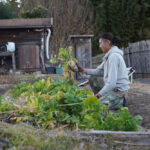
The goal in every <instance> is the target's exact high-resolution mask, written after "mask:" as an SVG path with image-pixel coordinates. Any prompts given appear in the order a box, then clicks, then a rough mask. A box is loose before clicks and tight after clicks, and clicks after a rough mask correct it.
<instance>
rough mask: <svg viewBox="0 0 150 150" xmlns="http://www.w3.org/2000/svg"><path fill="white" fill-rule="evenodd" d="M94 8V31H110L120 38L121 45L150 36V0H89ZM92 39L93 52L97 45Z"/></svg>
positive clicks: (97, 32)
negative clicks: (95, 25)
mask: <svg viewBox="0 0 150 150" xmlns="http://www.w3.org/2000/svg"><path fill="white" fill-rule="evenodd" d="M89 4H90V6H91V7H93V8H94V10H95V16H96V18H95V21H96V22H97V28H95V31H94V33H95V34H96V35H98V34H99V33H101V32H112V33H113V34H114V35H119V36H120V37H121V39H122V41H121V46H126V45H127V44H128V43H129V42H135V41H139V40H144V39H148V38H150V21H149V20H150V16H149V15H148V14H149V13H150V2H149V1H147V0H121V1H120V0H89ZM97 42H98V39H97V38H95V39H94V49H95V52H94V53H95V54H97V53H98V45H96V44H95V43H97Z"/></svg>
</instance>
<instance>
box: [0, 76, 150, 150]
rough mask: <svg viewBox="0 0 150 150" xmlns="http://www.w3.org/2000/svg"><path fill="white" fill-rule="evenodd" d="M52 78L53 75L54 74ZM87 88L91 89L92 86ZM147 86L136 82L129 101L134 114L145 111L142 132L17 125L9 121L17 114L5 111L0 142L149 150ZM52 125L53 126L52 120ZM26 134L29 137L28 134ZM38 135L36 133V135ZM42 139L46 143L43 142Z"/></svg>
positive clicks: (30, 146) (33, 146)
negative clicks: (48, 128) (49, 128)
mask: <svg viewBox="0 0 150 150" xmlns="http://www.w3.org/2000/svg"><path fill="white" fill-rule="evenodd" d="M42 78H43V77H42ZM45 78H47V77H45ZM51 78H53V76H52V77H51ZM57 78H62V77H61V76H60V77H58V76H57V77H56V76H54V79H57ZM21 79H22V78H21ZM36 80H37V78H36ZM16 81H17V80H16ZM21 81H24V79H22V80H21ZM25 81H26V80H25ZM32 81H35V78H34V76H33V77H32ZM30 82H31V80H30ZM5 83H6V82H5ZM86 88H87V89H89V87H86ZM148 90H149V86H147V85H146V87H144V85H141V84H139V83H134V84H133V85H132V87H131V89H130V91H129V104H128V106H129V110H130V112H131V113H132V114H133V115H134V116H135V115H142V117H143V118H144V120H143V123H142V125H143V127H145V128H142V129H141V130H143V131H145V132H141V131H140V132H122V131H119V132H115V131H113V132H112V131H91V130H90V131H81V130H80V129H78V128H76V130H78V131H71V128H68V129H66V128H65V127H66V126H65V125H64V126H57V127H56V128H54V129H53V130H51V131H50V130H47V129H46V130H44V129H37V126H35V127H33V126H31V125H30V122H27V123H19V124H17V125H15V124H14V123H15V122H14V121H16V120H15V119H14V120H13V119H12V121H10V122H9V117H12V118H14V117H16V116H11V115H7V114H4V116H3V117H4V118H6V120H5V121H6V122H9V123H6V122H5V123H4V122H0V143H1V140H2V141H3V139H5V140H6V141H5V142H4V143H5V144H6V143H7V142H8V143H10V145H11V147H10V149H11V148H12V146H15V147H17V148H18V149H20V147H21V146H22V148H21V149H31V150H34V149H45V147H47V149H49V147H54V148H53V149H61V150H63V149H73V150H76V149H79V150H80V149H83V150H84V149H95V150H96V149H104V150H105V149H117V150H118V149H123V150H130V149H131V150H132V149H137V150H141V149H142V150H148V149H149V148H150V145H149V143H150V133H149V125H150V123H149V107H148V105H149V100H148V99H149V96H150V95H149V92H148ZM135 99H136V101H135ZM139 110H140V111H141V112H140V111H139ZM1 117H2V116H1ZM17 117H19V116H17ZM1 119H2V118H1ZM7 119H8V120H7ZM31 124H32V123H31ZM51 127H52V128H53V124H52V126H51ZM32 132H33V133H32ZM35 133H37V134H35ZM60 133H61V135H60ZM48 135H50V136H48ZM54 135H55V136H54ZM26 136H27V137H28V138H25V137H26ZM47 136H48V138H47ZM20 137H21V138H24V141H23V142H21V143H19V142H17V141H16V140H15V139H16V138H17V139H18V140H19V138H20ZM35 137H37V139H36V138H35ZM34 138H35V140H34ZM28 139H30V141H28ZM31 140H32V142H31ZM49 141H51V142H49ZM38 142H39V143H38ZM4 143H3V144H4ZM27 143H28V144H27ZM41 143H44V144H43V145H41ZM5 144H4V145H5ZM0 145H1V144H0ZM6 145H7V144H6ZM42 146H43V147H42Z"/></svg>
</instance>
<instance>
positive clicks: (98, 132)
mask: <svg viewBox="0 0 150 150" xmlns="http://www.w3.org/2000/svg"><path fill="white" fill-rule="evenodd" d="M79 133H80V134H91V135H92V134H93V135H98V134H125V135H150V132H146V131H137V132H129V131H104V130H93V131H79Z"/></svg>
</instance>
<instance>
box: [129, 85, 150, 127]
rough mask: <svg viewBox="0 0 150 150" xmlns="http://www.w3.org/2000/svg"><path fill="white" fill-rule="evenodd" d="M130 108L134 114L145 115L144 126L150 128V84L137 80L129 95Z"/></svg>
mask: <svg viewBox="0 0 150 150" xmlns="http://www.w3.org/2000/svg"><path fill="white" fill-rule="evenodd" d="M128 108H129V110H130V112H131V114H132V115H133V116H135V115H141V116H142V117H143V122H142V126H143V127H145V128H147V129H150V85H149V84H141V83H139V82H135V83H133V84H132V85H131V88H130V90H129V95H128Z"/></svg>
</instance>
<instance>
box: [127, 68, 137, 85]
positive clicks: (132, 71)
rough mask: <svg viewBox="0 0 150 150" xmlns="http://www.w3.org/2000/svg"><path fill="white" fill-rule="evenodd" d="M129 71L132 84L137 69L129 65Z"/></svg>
mask: <svg viewBox="0 0 150 150" xmlns="http://www.w3.org/2000/svg"><path fill="white" fill-rule="evenodd" d="M127 72H128V77H129V80H130V82H131V84H132V83H133V73H134V72H135V70H134V69H133V68H132V67H129V68H127Z"/></svg>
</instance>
